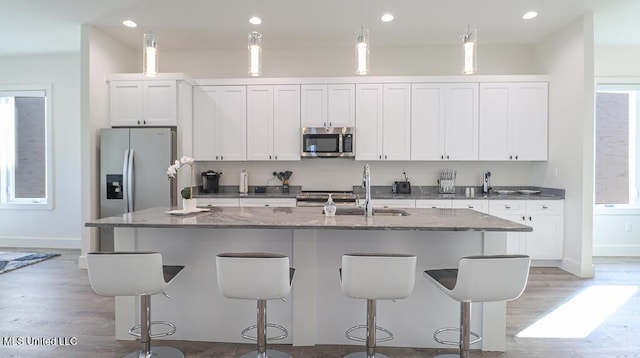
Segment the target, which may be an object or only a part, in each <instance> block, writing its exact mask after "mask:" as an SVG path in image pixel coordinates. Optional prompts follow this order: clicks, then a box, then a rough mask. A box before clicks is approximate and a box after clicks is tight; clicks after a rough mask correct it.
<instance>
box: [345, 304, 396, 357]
mask: <svg viewBox="0 0 640 358" xmlns="http://www.w3.org/2000/svg"><path fill="white" fill-rule="evenodd" d="M359 327H361V326H354V327H352V328H351V329H350V330H348V331H347V338H349V339H353V337H350V334H351V332H352V331H353V330H355V329H357V328H359ZM376 329H380V330H382V331H383V332H384V333H386V334H387V335H389V336H390V337H393V335H392V334H391V332H389V331H388V330H386V329H384V328H382V327H376V300H371V299H368V300H367V325H366V330H367V336H366V345H367V351H366V352H355V353H350V354H347V355H346V356H344V357H343V358H389V356H387V355H385V354H382V353H376ZM356 340H359V339H356ZM388 340H390V338H389V337H387V338H385V339H383V340H382V341H388Z"/></svg>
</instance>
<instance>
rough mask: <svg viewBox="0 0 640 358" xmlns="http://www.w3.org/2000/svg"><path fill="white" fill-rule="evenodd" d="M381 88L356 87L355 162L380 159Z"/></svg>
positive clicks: (363, 85) (375, 86) (373, 85)
mask: <svg viewBox="0 0 640 358" xmlns="http://www.w3.org/2000/svg"><path fill="white" fill-rule="evenodd" d="M382 88H383V86H382V85H381V84H358V85H357V86H356V92H357V98H358V101H357V103H356V133H355V142H356V160H380V159H382V119H383V105H382V98H383V90H382Z"/></svg>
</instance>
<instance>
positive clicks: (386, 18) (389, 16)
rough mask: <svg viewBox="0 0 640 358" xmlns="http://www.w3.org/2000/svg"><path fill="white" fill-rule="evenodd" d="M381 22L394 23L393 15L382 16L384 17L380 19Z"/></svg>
mask: <svg viewBox="0 0 640 358" xmlns="http://www.w3.org/2000/svg"><path fill="white" fill-rule="evenodd" d="M380 20H382V22H391V21H393V15H391V14H384V15H382V17H381V18H380Z"/></svg>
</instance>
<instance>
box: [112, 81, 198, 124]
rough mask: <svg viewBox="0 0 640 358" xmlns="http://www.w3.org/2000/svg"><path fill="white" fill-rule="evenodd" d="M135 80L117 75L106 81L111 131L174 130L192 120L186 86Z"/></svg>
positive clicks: (184, 84) (185, 84)
mask: <svg viewBox="0 0 640 358" xmlns="http://www.w3.org/2000/svg"><path fill="white" fill-rule="evenodd" d="M138 77H140V75H124V74H119V75H111V76H109V78H108V79H107V82H108V84H109V124H110V125H111V127H138V126H140V127H142V126H154V127H176V126H178V125H179V123H180V122H181V121H182V120H184V119H186V118H188V117H190V116H191V96H192V86H191V84H190V83H189V82H187V81H183V80H180V79H150V80H142V79H137V78H138ZM178 77H179V76H178ZM178 77H176V78H178Z"/></svg>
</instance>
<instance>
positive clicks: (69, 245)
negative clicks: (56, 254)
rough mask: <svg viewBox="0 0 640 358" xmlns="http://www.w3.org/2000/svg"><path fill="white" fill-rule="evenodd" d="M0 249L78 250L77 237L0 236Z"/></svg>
mask: <svg viewBox="0 0 640 358" xmlns="http://www.w3.org/2000/svg"><path fill="white" fill-rule="evenodd" d="M0 247H25V248H43V249H78V250H80V238H79V237H13V236H12V237H7V236H0Z"/></svg>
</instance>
